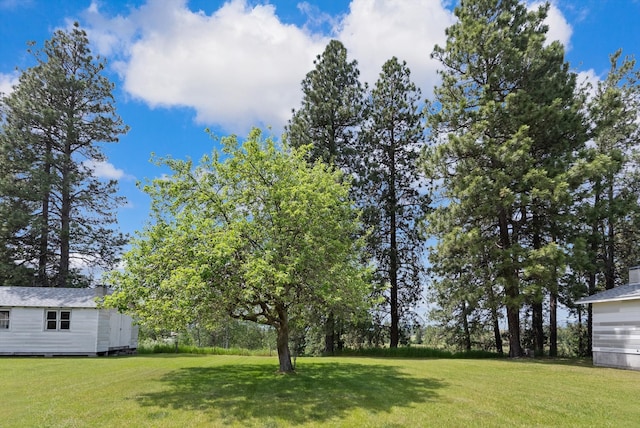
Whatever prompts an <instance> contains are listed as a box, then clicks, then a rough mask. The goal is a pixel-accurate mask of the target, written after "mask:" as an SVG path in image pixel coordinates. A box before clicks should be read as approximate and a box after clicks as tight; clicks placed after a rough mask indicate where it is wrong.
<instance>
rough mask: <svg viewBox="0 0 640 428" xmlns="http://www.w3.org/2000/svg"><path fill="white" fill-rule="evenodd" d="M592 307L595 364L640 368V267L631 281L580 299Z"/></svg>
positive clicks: (632, 271)
mask: <svg viewBox="0 0 640 428" xmlns="http://www.w3.org/2000/svg"><path fill="white" fill-rule="evenodd" d="M576 303H579V304H583V305H586V304H591V305H592V309H593V312H592V314H593V317H592V325H593V333H592V334H593V337H592V343H593V345H592V346H593V348H592V351H593V364H594V365H595V366H601V367H616V368H623V369H633V370H640V266H637V267H634V268H631V269H630V270H629V284H627V285H621V286H619V287H615V288H612V289H611V290H606V291H603V292H601V293H598V294H594V295H593V296H589V297H585V298H584V299H580V300H578V301H577V302H576Z"/></svg>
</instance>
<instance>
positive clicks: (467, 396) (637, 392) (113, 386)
mask: <svg viewBox="0 0 640 428" xmlns="http://www.w3.org/2000/svg"><path fill="white" fill-rule="evenodd" d="M276 368H277V359H276V358H275V357H251V356H185V355H180V354H178V355H168V354H160V355H148V356H147V355H145V356H134V357H117V358H116V357H112V358H1V359H0V390H1V391H2V398H1V399H0V426H1V427H103V426H104V427H107V426H108V427H121V426H128V427H182V428H186V427H198V426H202V427H210V426H213V427H216V426H220V427H223V426H224V427H226V426H237V427H287V426H296V427H297V426H308V427H312V426H314V427H321V426H322V427H326V426H334V427H358V426H362V427H421V426H422V427H424V426H433V427H467V426H504V427H513V426H549V427H572V426H574V427H585V426H593V427H606V426H611V427H625V426H626V427H637V426H638V424H639V423H640V422H639V421H640V404H639V402H638V397H640V372H632V371H622V370H613V369H601V368H592V367H590V366H589V365H588V364H580V363H567V362H548V361H536V360H518V361H509V360H445V359H440V360H438V359H388V358H361V357H342V358H299V359H298V373H297V374H295V375H280V374H277V373H276Z"/></svg>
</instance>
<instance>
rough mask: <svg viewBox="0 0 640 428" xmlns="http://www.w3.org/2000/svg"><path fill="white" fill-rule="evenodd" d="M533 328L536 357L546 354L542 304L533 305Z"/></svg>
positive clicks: (535, 303)
mask: <svg viewBox="0 0 640 428" xmlns="http://www.w3.org/2000/svg"><path fill="white" fill-rule="evenodd" d="M531 314H532V319H531V323H532V327H533V348H534V351H535V353H536V355H542V354H543V353H544V322H543V308H542V302H534V303H533V304H532V305H531Z"/></svg>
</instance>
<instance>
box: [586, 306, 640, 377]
mask: <svg viewBox="0 0 640 428" xmlns="http://www.w3.org/2000/svg"><path fill="white" fill-rule="evenodd" d="M593 363H594V365H598V366H606V367H620V368H631V369H636V370H640V300H625V301H618V302H603V303H594V304H593Z"/></svg>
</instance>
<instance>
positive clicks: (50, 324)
mask: <svg viewBox="0 0 640 428" xmlns="http://www.w3.org/2000/svg"><path fill="white" fill-rule="evenodd" d="M55 329H56V322H55V321H47V330H55Z"/></svg>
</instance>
